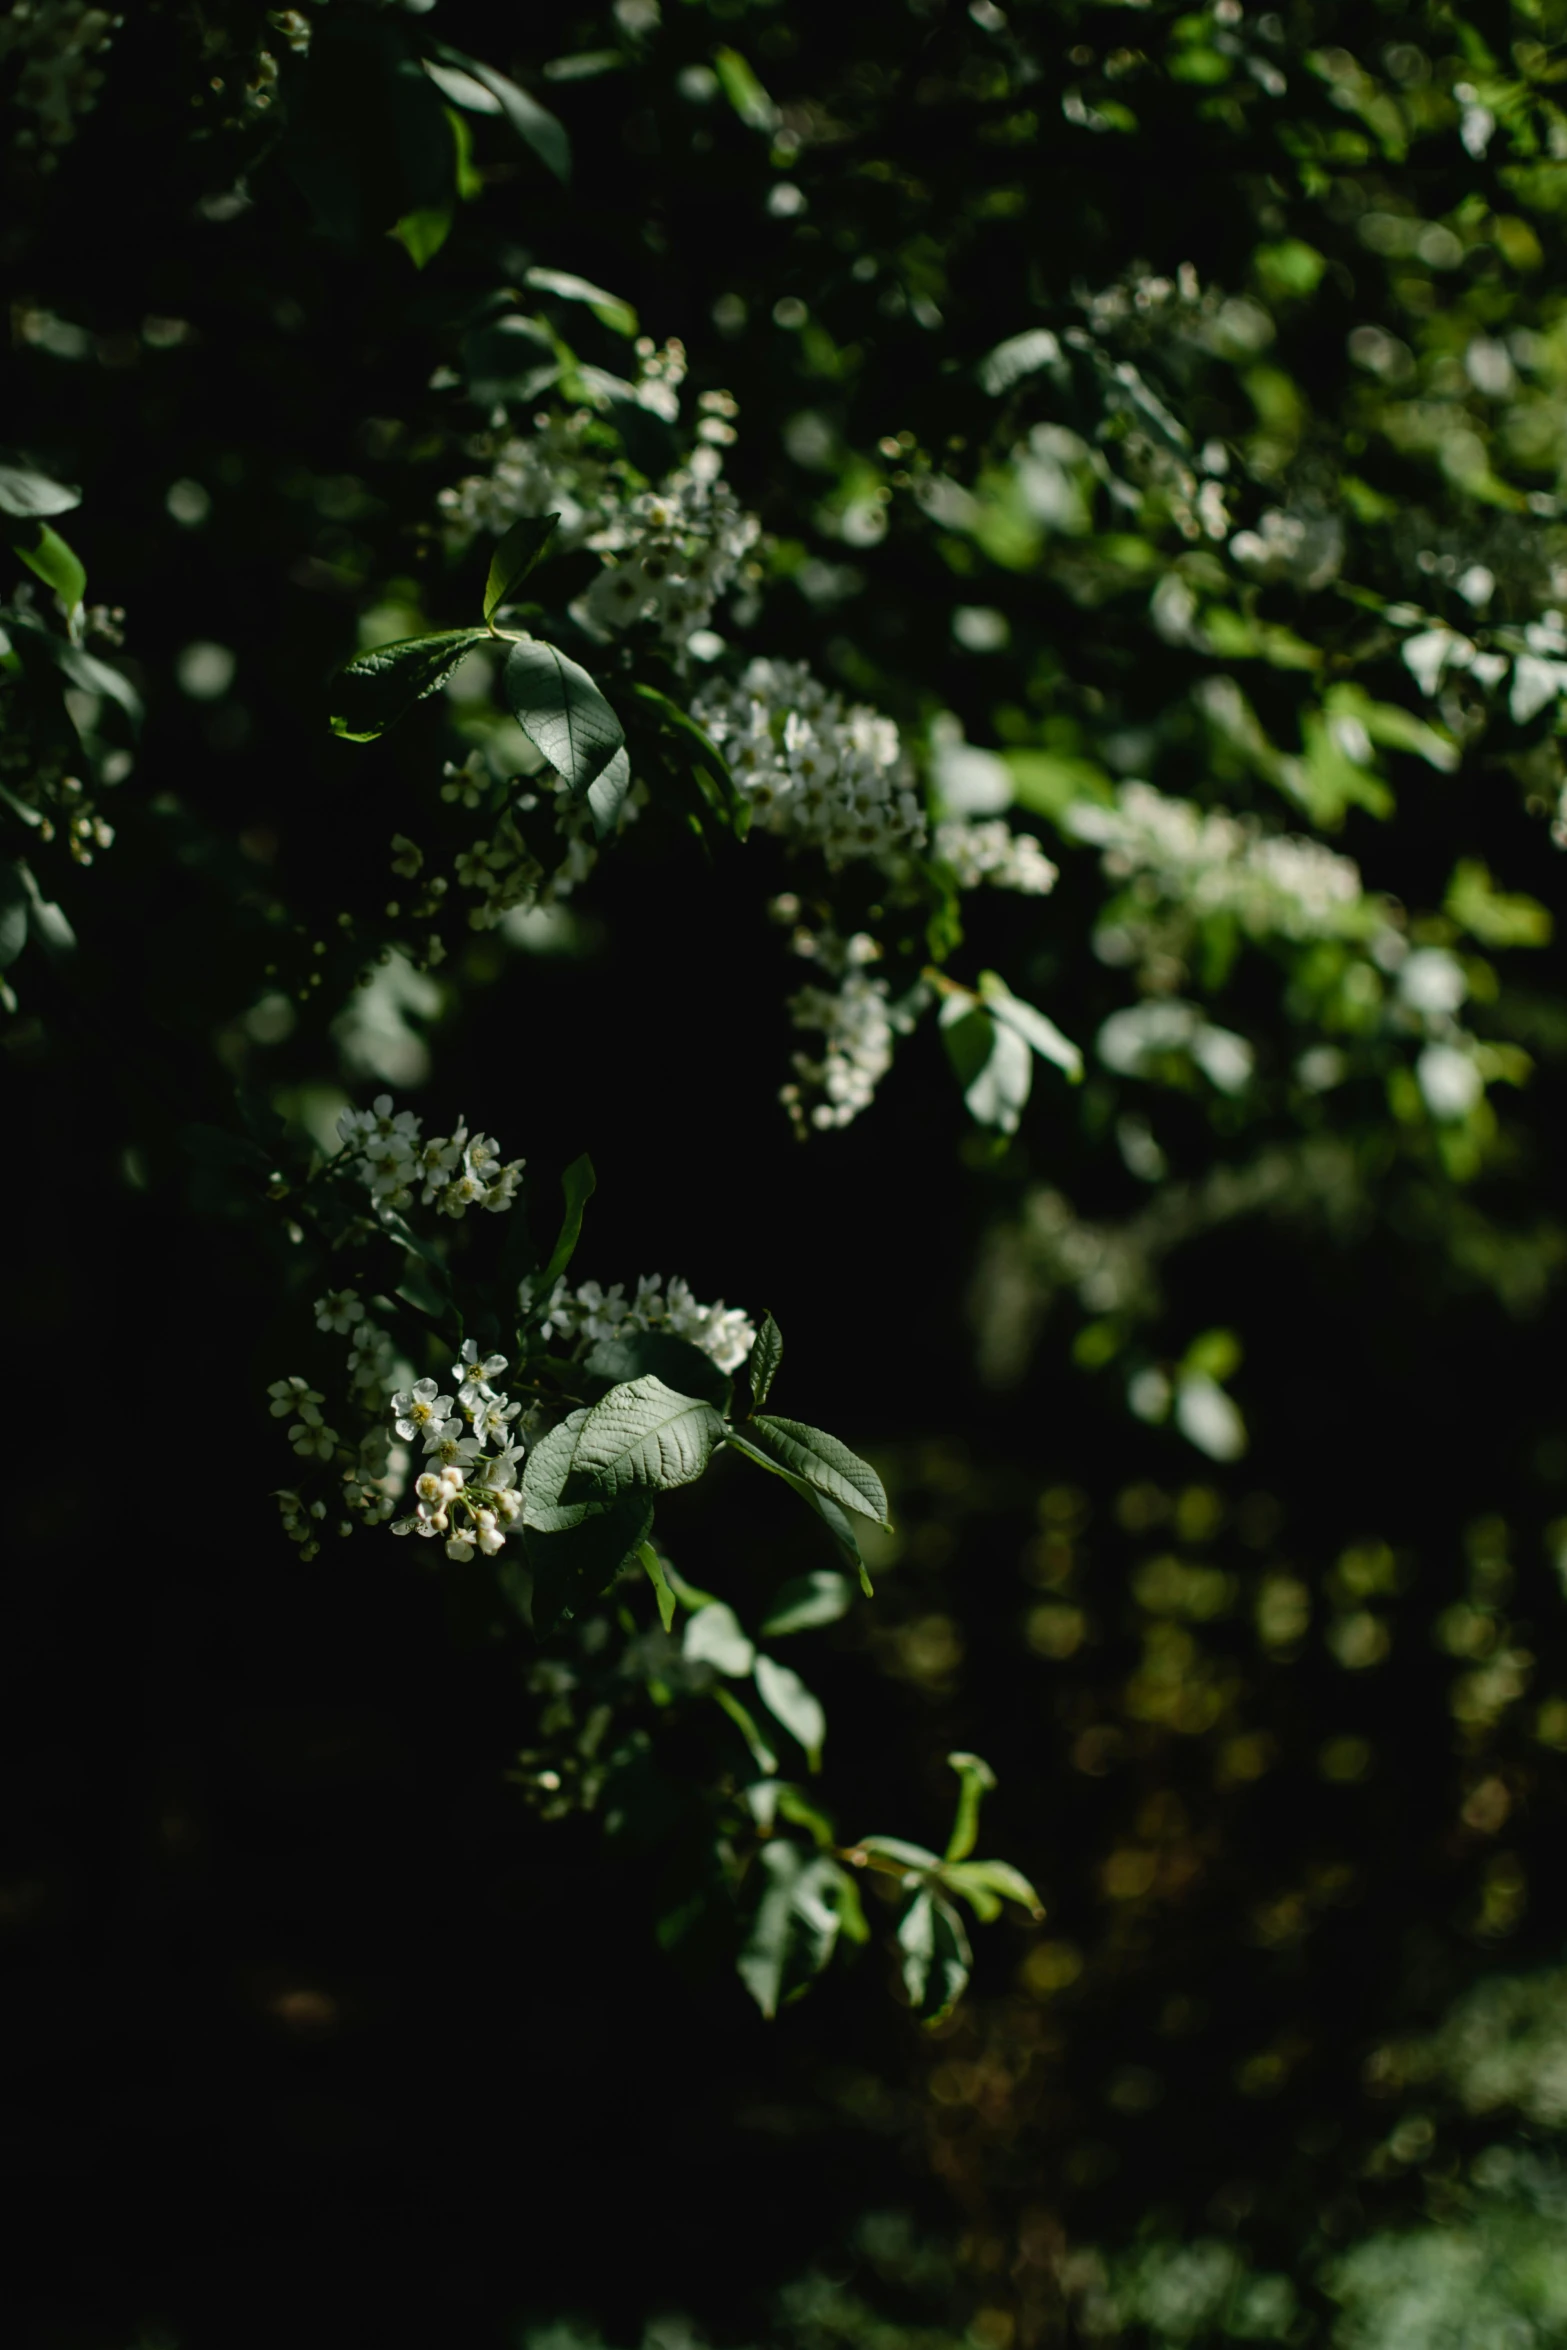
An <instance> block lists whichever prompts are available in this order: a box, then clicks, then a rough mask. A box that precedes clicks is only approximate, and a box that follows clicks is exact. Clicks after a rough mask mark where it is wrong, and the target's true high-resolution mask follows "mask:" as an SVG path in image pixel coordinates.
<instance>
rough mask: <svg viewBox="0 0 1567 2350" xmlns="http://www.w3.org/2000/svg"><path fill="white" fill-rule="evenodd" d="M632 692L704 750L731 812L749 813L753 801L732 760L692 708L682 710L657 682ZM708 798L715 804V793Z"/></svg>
mask: <svg viewBox="0 0 1567 2350" xmlns="http://www.w3.org/2000/svg"><path fill="white" fill-rule="evenodd" d="M631 691H632V693H633V694H634V695H635V696H636V698H637V700H638V701H639V702H642V703H645V704H646V706H647V708H648V709H649V710H651V711H653V712H654V713H655V714H656V715H657V716H658V717H659V718H661V719H662V720H663V722H664V724H665V725H666V726H667V727H669V728H670V729H671V730H672V731H673V732H674V733H676V734H681V735H684V736H685V737H686V740H687V741H688V742H689V743H690V745H691V747H692V748H693V750H696V751H699V752H700V753H701V755H702V758H703V760H704V762H705V763H706V765H707V766H708V767H709V768H711V769H712V771H713V773H714V774H716V775H717V776H718V778H719V780H720V782H721V783H722V786H723V795H724V796H725V797H727V799H728V801H729V804H730V809H731V812H732V813H733V812H734V811H735V809H737V808H741V809H744V810H745V812H746V813H747V814H749V812H750V803H749V802H748V801H747V800H745V799H744V797H743V795H742V794H741V792H740V789H739V786H738V785H737V784H736V782H735V779H734V777H733V776H732V775H731V774H730V772H729V763H728V761H727V760H726V759H725V757H724V754H723V752H722V751H721V750H720V749H719V747H718V745H717V744H716V743H715V742H714V740H713V738H712V736H711V735H710V734H709V733H708V732H707V730H706V728H705V727H702V726H699V725H698V724H697V722H696V720H695V719H694V718H693V717H692V715H691V713H690V711H689V710H682V708H681V707H680V704H679V703H678V702H676V701H673V700H671V698H670V696H669V695H668V694H664V693H660V692H659V690H658V687H657V686H656V685H643V684H640V683H639V684H636V685H633V687H632V689H631ZM707 797H708V799H709V801H710V803H711V798H712V795H711V794H710V793H709V794H708V795H707Z"/></svg>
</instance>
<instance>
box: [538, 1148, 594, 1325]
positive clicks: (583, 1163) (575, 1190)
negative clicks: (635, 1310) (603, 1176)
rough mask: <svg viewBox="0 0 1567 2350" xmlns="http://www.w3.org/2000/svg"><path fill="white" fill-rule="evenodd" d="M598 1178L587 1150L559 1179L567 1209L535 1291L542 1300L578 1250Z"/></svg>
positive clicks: (546, 1300)
mask: <svg viewBox="0 0 1567 2350" xmlns="http://www.w3.org/2000/svg"><path fill="white" fill-rule="evenodd" d="M597 1181H598V1178H597V1176H596V1175H595V1174H594V1172H593V1161H592V1160H591V1159H590V1158H589V1157H588V1156H587V1154H586V1152H584V1153H583V1155H582V1157H581V1158H580V1159H573V1160H572V1162H571V1165H570V1166H569V1167H568V1168H567V1169H566V1172H565V1174H564V1175H563V1176H562V1177H561V1179H560V1187H561V1190H562V1191H563V1192H564V1193H565V1195H566V1213H565V1215H564V1216H563V1217H562V1219H561V1227H560V1232H559V1235H558V1237H557V1239H556V1242H555V1246H554V1247H553V1248H552V1249H551V1251H550V1261H549V1263H548V1264H547V1265H546V1266H545V1268H544V1270H543V1272H542V1273H541V1274H540V1275H539V1281H538V1288H537V1291H536V1293H535V1294H536V1296H537V1297H538V1299H539V1301H540V1302H541V1303H547V1302H548V1299H549V1295H550V1292H551V1290H552V1289H553V1288H554V1287H555V1284H556V1282H557V1281H558V1280H559V1279H560V1277H561V1275H562V1273H564V1272H565V1270H566V1267H567V1266H568V1265H569V1264H570V1263H571V1260H572V1257H573V1255H574V1254H575V1253H576V1247H577V1242H578V1240H579V1239H580V1238H581V1235H582V1211H583V1209H584V1208H585V1207H586V1206H587V1204H588V1201H589V1200H590V1199H591V1198H592V1197H593V1191H594V1186H595V1185H596V1183H597Z"/></svg>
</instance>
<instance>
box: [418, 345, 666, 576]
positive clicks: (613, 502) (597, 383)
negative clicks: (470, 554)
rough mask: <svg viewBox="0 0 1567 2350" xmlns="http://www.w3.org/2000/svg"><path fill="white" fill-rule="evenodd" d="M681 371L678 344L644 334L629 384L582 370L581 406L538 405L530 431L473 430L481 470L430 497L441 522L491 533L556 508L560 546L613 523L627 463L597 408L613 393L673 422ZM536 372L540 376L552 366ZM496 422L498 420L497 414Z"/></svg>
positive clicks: (623, 498)
mask: <svg viewBox="0 0 1567 2350" xmlns="http://www.w3.org/2000/svg"><path fill="white" fill-rule="evenodd" d="M685 370H686V359H685V352H684V350H683V348H682V346H681V345H680V344H679V343H678V342H671V343H667V344H666V345H665V346H664V349H663V350H662V351H656V350H655V349H654V348H653V344H652V342H651V340H650V339H649V338H648V337H646V336H643V337H642V338H641V339H640V340H639V341H638V344H637V377H636V381H635V382H634V383H622V382H621V381H620V380H619V379H618V378H616V377H614V376H607V375H603V374H601V373H600V372H599V371H598V370H597V369H587V370H583V371H581V372H582V373H583V375H584V377H585V379H586V389H587V391H588V394H589V399H588V402H587V403H586V404H585V405H583V406H581V407H578V408H574V409H570V410H566V411H561V410H555V411H553V412H552V411H550V410H547V409H541V410H540V411H539V412H538V414H537V415H536V416H535V417H534V419H533V430H532V432H531V433H507V432H504V431H502V432H501V433H499V434H497V433H494V432H490V433H480V434H479V435H477V436H476V438H474V439H473V440H471V441H470V442H469V443H468V454H469V455H470V457H473V458H476V459H477V460H478V462H479V464H480V466H481V467H482V469H483V470H482V471H480V472H477V473H470V474H468V475H467V476H466V477H465V479H463V480H462V481H460V482H458V483H457V484H456V486H455V487H454V488H451V489H445V490H442V491H441V492H440V495H439V499H438V501H437V502H438V504H439V505H440V508H441V511H442V513H443V514H444V515H445V517H446V519H447V521H448V523H449V524H451V525H452V527H453V528H454V529H455V530H457V531H458V532H460V533H462V534H463V535H464V536H465V537H471V536H472V535H473V534H474V533H475V532H477V531H481V530H482V531H490V532H492V533H493V534H494V535H495V536H496V537H497V538H498V537H499V536H500V534H501V532H502V531H505V530H509V529H510V528H511V525H512V524H513V523H514V522H516V521H519V520H520V519H521V517H522V516H523V515H525V514H527V515H540V514H555V515H558V516H559V520H558V521H557V522H556V525H555V536H554V538H553V540H552V541H551V544H552V545H553V546H554V547H556V548H557V549H558V550H560V551H561V552H565V551H567V550H568V549H570V548H573V547H580V546H583V545H585V544H586V543H587V542H588V540H589V539H590V538H591V537H592V535H593V534H594V533H595V532H596V531H599V530H603V529H606V528H608V527H610V526H611V525H612V524H613V522H614V519H615V517H616V516H617V515H618V514H619V513H620V511H621V509H622V508H623V507H624V506H625V504H626V502H627V497H628V494H629V483H628V478H627V476H628V471H629V469H628V467H627V465H626V461H625V459H624V458H623V457H622V456H621V455H620V453H619V450H618V449H617V448H616V446H615V440H614V435H613V434H612V433H611V432H609V431H608V430H607V429H606V427H605V426H604V424H603V422H602V421H601V419H600V416H599V415H598V414H597V413H596V411H597V410H600V409H602V408H605V407H607V406H608V404H609V401H610V398H611V397H612V396H619V397H621V398H630V399H632V400H634V401H635V402H636V404H637V406H638V407H639V408H646V409H647V410H648V411H649V412H650V413H651V414H653V415H655V416H658V417H661V418H662V419H663V420H664V422H665V423H666V424H672V423H673V422H674V421H675V418H676V417H677V416H678V415H679V413H680V395H679V386H680V383H681V381H682V379H683V378H684V375H685ZM543 372H544V377H545V381H546V382H547V381H549V380H551V379H552V377H553V375H554V373H555V370H554V369H546V370H544V371H543ZM539 389H540V390H541V391H542V390H543V389H544V383H541V384H540V386H539ZM495 421H497V422H499V423H501V424H502V425H504V416H498V417H497V419H496V420H495Z"/></svg>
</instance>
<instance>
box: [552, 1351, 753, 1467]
mask: <svg viewBox="0 0 1567 2350" xmlns="http://www.w3.org/2000/svg"><path fill="white" fill-rule="evenodd" d="M723 1433H724V1424H723V1421H722V1420H721V1419H720V1418H719V1416H718V1414H717V1412H715V1411H714V1409H713V1407H712V1405H711V1404H710V1403H706V1402H704V1401H703V1400H702V1398H701V1397H699V1396H691V1395H677V1394H676V1393H675V1391H674V1390H673V1389H672V1388H669V1387H666V1386H665V1385H664V1382H663V1380H662V1379H656V1378H653V1377H651V1376H649V1377H647V1378H643V1379H631V1380H628V1381H627V1382H626V1383H625V1385H624V1386H621V1387H612V1388H611V1389H610V1391H609V1393H608V1395H606V1396H605V1397H604V1398H603V1399H602V1401H601V1402H599V1403H596V1404H595V1405H594V1406H593V1408H592V1410H591V1411H590V1412H589V1413H588V1416H587V1418H586V1420H585V1421H584V1422H583V1425H582V1428H581V1431H580V1433H579V1435H578V1438H577V1448H576V1452H575V1455H574V1456H573V1461H572V1467H573V1470H574V1471H575V1472H576V1473H577V1474H578V1475H580V1476H585V1477H591V1478H593V1479H594V1480H595V1481H596V1482H597V1483H598V1484H599V1485H601V1486H602V1487H603V1488H604V1490H605V1491H606V1492H611V1493H618V1492H621V1491H623V1490H624V1489H625V1488H627V1487H628V1486H633V1485H647V1486H654V1487H657V1488H658V1489H659V1490H661V1491H666V1492H667V1491H668V1490H669V1489H670V1488H671V1487H673V1486H678V1485H690V1484H693V1483H694V1482H695V1480H696V1479H697V1478H698V1477H700V1476H701V1474H702V1471H703V1470H704V1469H705V1468H706V1466H707V1464H708V1461H709V1460H710V1459H711V1457H712V1453H713V1448H714V1446H715V1445H717V1444H718V1443H720V1442H721V1441H722V1438H723Z"/></svg>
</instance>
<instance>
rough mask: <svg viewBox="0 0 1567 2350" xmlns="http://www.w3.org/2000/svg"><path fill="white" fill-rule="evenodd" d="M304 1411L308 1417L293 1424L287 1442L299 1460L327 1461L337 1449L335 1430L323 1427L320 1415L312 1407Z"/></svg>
mask: <svg viewBox="0 0 1567 2350" xmlns="http://www.w3.org/2000/svg"><path fill="white" fill-rule="evenodd" d="M306 1409H307V1410H308V1411H309V1413H310V1417H309V1418H308V1419H304V1420H297V1421H296V1422H295V1423H294V1425H293V1427H292V1428H290V1430H289V1432H288V1440H289V1442H290V1444H292V1446H293V1447H294V1450H295V1451H296V1452H297V1453H298V1454H299V1455H300V1457H301V1459H303V1460H307V1461H308V1460H321V1461H329V1460H330V1459H331V1458H332V1455H333V1453H334V1452H335V1451H336V1449H337V1430H336V1429H335V1428H326V1427H323V1426H322V1423H321V1415H320V1413H319V1412H318V1411H316V1410H315V1409H314V1407H313V1406H307V1407H306Z"/></svg>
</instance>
